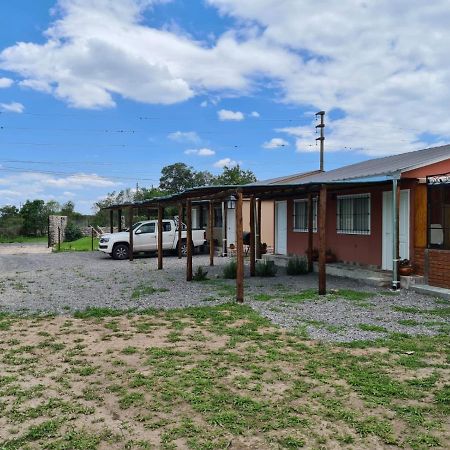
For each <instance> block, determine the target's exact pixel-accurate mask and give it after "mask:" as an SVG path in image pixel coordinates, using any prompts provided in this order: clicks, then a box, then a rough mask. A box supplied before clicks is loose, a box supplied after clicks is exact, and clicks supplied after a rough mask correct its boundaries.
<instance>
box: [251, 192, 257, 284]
mask: <svg viewBox="0 0 450 450" xmlns="http://www.w3.org/2000/svg"><path fill="white" fill-rule="evenodd" d="M255 209H256V201H255V196H254V195H252V197H251V198H250V276H251V277H254V276H255V272H256V248H255V243H256V236H255Z"/></svg>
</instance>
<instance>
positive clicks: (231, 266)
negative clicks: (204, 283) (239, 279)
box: [223, 259, 237, 280]
mask: <svg viewBox="0 0 450 450" xmlns="http://www.w3.org/2000/svg"><path fill="white" fill-rule="evenodd" d="M236 272H237V262H236V260H235V259H233V260H231V261H230V262H229V263H228V264H225V265H224V266H223V277H224V278H228V279H230V280H234V279H236Z"/></svg>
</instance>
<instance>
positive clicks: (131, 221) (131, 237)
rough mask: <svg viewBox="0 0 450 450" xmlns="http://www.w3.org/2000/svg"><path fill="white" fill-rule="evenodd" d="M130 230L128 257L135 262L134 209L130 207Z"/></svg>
mask: <svg viewBox="0 0 450 450" xmlns="http://www.w3.org/2000/svg"><path fill="white" fill-rule="evenodd" d="M128 230H129V235H130V239H129V240H130V246H129V248H128V256H129V259H130V261H133V259H134V255H133V249H134V243H133V237H134V234H133V231H134V230H133V207H132V206H130V207H129V208H128Z"/></svg>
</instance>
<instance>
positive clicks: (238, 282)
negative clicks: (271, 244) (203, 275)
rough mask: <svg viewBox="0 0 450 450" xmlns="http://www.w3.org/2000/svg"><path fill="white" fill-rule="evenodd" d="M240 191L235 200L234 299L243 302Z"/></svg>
mask: <svg viewBox="0 0 450 450" xmlns="http://www.w3.org/2000/svg"><path fill="white" fill-rule="evenodd" d="M242 204H243V195H242V192H238V194H237V201H236V259H237V270H236V301H237V302H238V303H243V302H244V229H243V227H244V225H243V222H242Z"/></svg>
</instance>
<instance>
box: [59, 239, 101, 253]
mask: <svg viewBox="0 0 450 450" xmlns="http://www.w3.org/2000/svg"><path fill="white" fill-rule="evenodd" d="M97 248H98V239H97V238H94V251H95V250H97ZM53 250H54V251H55V252H58V251H61V252H90V251H91V250H92V241H91V237H89V236H88V237H82V238H80V239H77V240H76V241H72V242H62V243H61V249H60V250H58V245H56V246H55V247H54V248H53Z"/></svg>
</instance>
